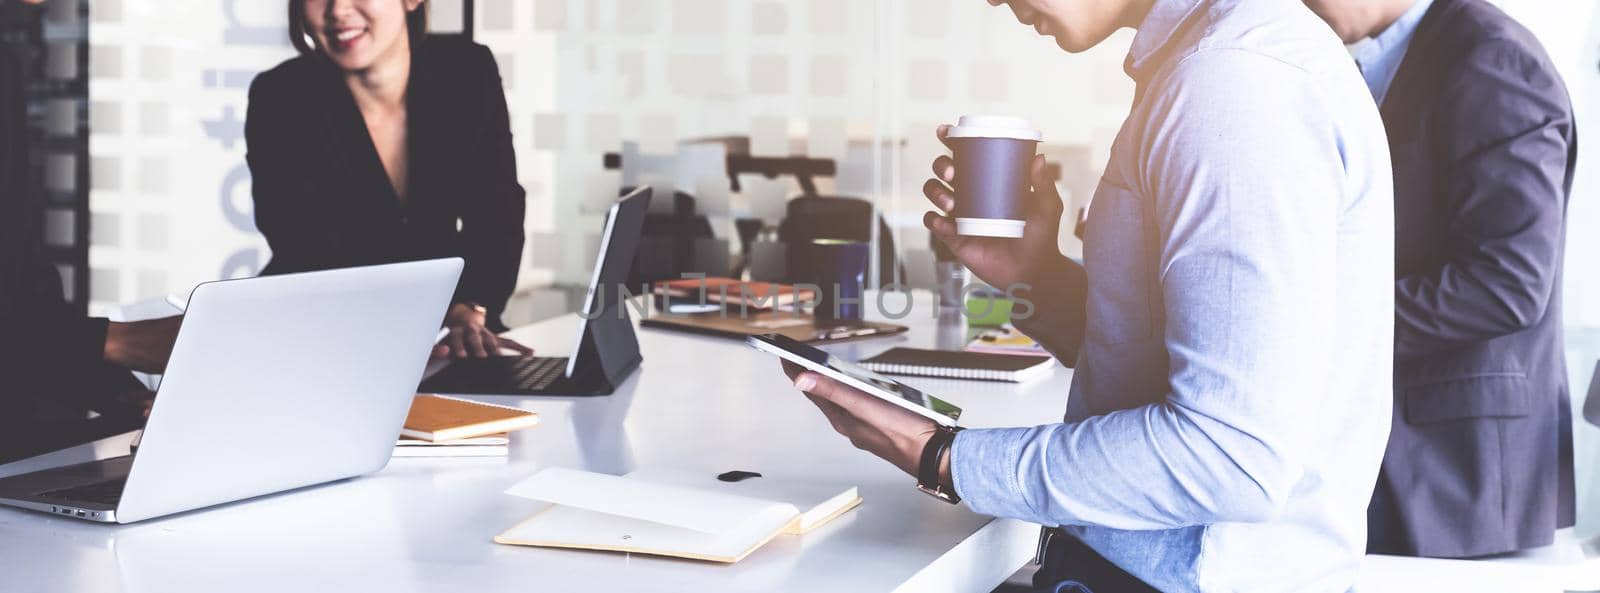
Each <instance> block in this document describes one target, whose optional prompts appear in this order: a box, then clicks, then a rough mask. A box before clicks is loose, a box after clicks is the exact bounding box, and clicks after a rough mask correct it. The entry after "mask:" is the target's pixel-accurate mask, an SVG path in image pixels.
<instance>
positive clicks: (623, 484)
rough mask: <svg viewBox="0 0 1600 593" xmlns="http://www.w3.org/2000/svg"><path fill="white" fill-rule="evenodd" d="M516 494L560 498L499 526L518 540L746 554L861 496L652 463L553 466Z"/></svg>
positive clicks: (735, 557) (718, 555)
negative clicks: (616, 470) (621, 467)
mask: <svg viewBox="0 0 1600 593" xmlns="http://www.w3.org/2000/svg"><path fill="white" fill-rule="evenodd" d="M506 493H507V494H511V495H514V496H520V497H523V498H531V499H534V500H542V501H547V502H551V503H554V504H553V505H552V506H550V507H549V508H547V509H545V510H543V511H541V512H539V513H537V514H535V515H534V516H532V517H529V518H528V519H527V520H525V521H523V522H522V523H519V524H517V525H516V526H515V527H512V528H511V529H509V530H507V531H506V532H505V533H502V534H500V535H498V536H495V538H494V541H495V543H500V544H511V545H519V546H543V547H554V548H578V549H586V550H608V551H615V552H629V553H634V554H651V555H656V556H674V557H678V558H690V559H694V560H708V561H712V562H727V563H732V562H738V561H739V560H742V559H744V557H745V556H748V555H749V554H750V553H751V552H754V551H755V550H756V549H757V548H760V547H761V546H762V545H763V544H765V543H767V542H768V541H771V540H772V538H774V537H777V536H778V535H780V534H785V533H788V534H797V535H798V534H802V533H805V532H807V531H810V530H812V529H815V528H817V527H819V526H821V525H824V524H826V523H827V522H829V521H831V520H833V519H834V518H836V517H838V516H840V515H843V514H844V513H845V512H848V511H849V510H850V509H853V508H855V507H856V506H857V505H859V504H861V497H860V496H859V495H858V494H857V492H856V488H854V487H843V486H838V485H833V486H829V485H826V484H816V483H803V482H792V481H780V480H773V479H771V478H766V477H760V478H750V479H747V480H744V481H740V482H723V481H720V480H718V479H717V474H716V472H710V471H702V472H694V471H689V470H680V469H671V468H647V469H641V470H639V471H635V472H633V473H631V474H628V475H626V476H613V475H609V474H598V473H592V472H585V471H578V470H573V469H566V468H558V467H557V468H549V469H546V470H544V471H541V472H539V473H537V474H534V475H533V476H532V477H530V478H528V479H526V480H523V481H522V482H520V483H518V484H517V485H515V486H512V487H511V489H509V490H507V491H506Z"/></svg>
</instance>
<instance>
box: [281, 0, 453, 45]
mask: <svg viewBox="0 0 1600 593" xmlns="http://www.w3.org/2000/svg"><path fill="white" fill-rule="evenodd" d="M406 31H407V32H408V33H410V34H411V47H412V48H413V49H414V48H416V47H417V44H418V43H421V42H422V36H423V35H426V34H427V33H428V2H427V1H426V0H424V1H423V3H422V5H421V6H418V7H417V9H416V10H413V11H411V12H408V13H406ZM289 43H291V44H293V45H294V49H295V50H296V51H298V52H300V55H306V54H312V53H316V52H317V47H316V46H315V45H313V44H312V41H311V39H310V38H308V37H307V35H306V0H289Z"/></svg>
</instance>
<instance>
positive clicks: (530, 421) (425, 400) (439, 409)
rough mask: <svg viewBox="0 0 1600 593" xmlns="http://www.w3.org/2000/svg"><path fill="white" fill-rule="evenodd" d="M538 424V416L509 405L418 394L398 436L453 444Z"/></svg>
mask: <svg viewBox="0 0 1600 593" xmlns="http://www.w3.org/2000/svg"><path fill="white" fill-rule="evenodd" d="M538 423H539V414H538V413H535V412H529V411H527V410H521V409H517V408H513V407H510V406H497V405H494V404H486V403H483V402H475V401H471V400H465V399H458V398H454V397H444V396H440V395H419V396H417V397H416V399H414V400H412V401H411V412H410V413H409V414H407V415H406V425H405V428H403V429H401V430H400V436H406V437H411V438H414V439H422V440H424V441H433V442H440V441H455V440H460V439H470V438H473V437H481V436H487V435H492V434H497V433H502V432H511V431H513V430H522V429H524V428H529V427H531V426H534V425H536V424H538Z"/></svg>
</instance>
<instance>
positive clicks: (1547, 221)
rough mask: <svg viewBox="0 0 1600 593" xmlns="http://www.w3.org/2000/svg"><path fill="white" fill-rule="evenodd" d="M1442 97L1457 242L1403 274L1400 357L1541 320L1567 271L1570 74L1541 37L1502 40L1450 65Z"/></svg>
mask: <svg viewBox="0 0 1600 593" xmlns="http://www.w3.org/2000/svg"><path fill="white" fill-rule="evenodd" d="M1439 96H1440V97H1441V104H1440V106H1439V110H1438V113H1437V114H1436V118H1437V119H1436V121H1437V122H1438V123H1437V125H1438V128H1439V130H1440V132H1439V134H1440V136H1439V138H1440V144H1441V146H1440V148H1439V150H1438V153H1439V154H1440V155H1441V158H1443V159H1446V162H1445V165H1446V167H1447V169H1446V173H1445V175H1444V179H1442V180H1441V183H1443V184H1444V185H1443V186H1442V187H1441V191H1442V193H1443V194H1444V195H1443V196H1442V198H1443V199H1444V200H1445V201H1446V203H1447V204H1449V206H1448V211H1449V216H1450V219H1449V221H1448V226H1447V235H1446V237H1447V238H1446V240H1448V241H1449V242H1450V244H1451V245H1453V246H1455V247H1454V249H1453V250H1452V253H1451V254H1450V257H1449V258H1448V259H1447V260H1445V261H1444V262H1442V263H1441V264H1440V265H1439V266H1438V267H1437V268H1434V269H1432V270H1427V271H1424V272H1421V273H1417V274H1412V275H1410V276H1405V277H1402V278H1399V279H1398V280H1397V281H1396V283H1395V311H1396V315H1395V328H1394V329H1395V355H1396V357H1398V358H1400V359H1408V358H1416V357H1421V356H1427V355H1429V354H1432V353H1436V352H1440V351H1444V350H1449V349H1451V348H1457V347H1461V346H1463V345H1466V344H1471V343H1473V342H1479V341H1482V340H1487V339H1491V338H1495V337H1499V336H1503V335H1507V334H1511V333H1515V332H1518V331H1521V330H1523V329H1527V328H1528V327H1531V326H1533V325H1534V324H1537V323H1539V321H1540V320H1542V319H1544V316H1545V312H1546V307H1547V305H1548V304H1549V303H1550V299H1551V297H1552V295H1553V293H1554V292H1555V290H1557V287H1556V285H1555V281H1556V276H1557V274H1558V273H1559V270H1560V262H1561V238H1562V234H1563V225H1564V219H1565V212H1566V201H1567V188H1566V185H1565V180H1566V175H1567V168H1568V167H1570V166H1571V165H1570V163H1569V162H1568V160H1569V156H1570V151H1571V148H1572V147H1571V145H1570V142H1569V138H1571V137H1572V126H1573V125H1574V123H1573V121H1572V117H1571V113H1572V112H1571V109H1570V103H1569V101H1568V98H1567V93H1566V90H1565V88H1563V86H1562V84H1561V80H1560V78H1559V77H1558V76H1557V74H1556V73H1555V71H1554V70H1553V69H1552V68H1550V67H1549V64H1548V62H1547V61H1544V60H1541V59H1540V58H1539V57H1538V56H1535V55H1532V54H1531V53H1530V50H1529V48H1526V47H1524V46H1522V45H1520V44H1517V43H1514V42H1512V41H1509V40H1502V41H1493V42H1490V43H1487V44H1484V45H1481V46H1479V47H1476V48H1474V49H1473V50H1472V51H1471V52H1470V53H1469V54H1468V55H1467V56H1466V57H1464V58H1463V60H1462V66H1461V67H1459V68H1457V69H1456V70H1455V71H1454V72H1448V73H1446V74H1445V84H1444V91H1443V92H1442V93H1441V94H1440V95H1439ZM1485 114H1490V115H1489V116H1485Z"/></svg>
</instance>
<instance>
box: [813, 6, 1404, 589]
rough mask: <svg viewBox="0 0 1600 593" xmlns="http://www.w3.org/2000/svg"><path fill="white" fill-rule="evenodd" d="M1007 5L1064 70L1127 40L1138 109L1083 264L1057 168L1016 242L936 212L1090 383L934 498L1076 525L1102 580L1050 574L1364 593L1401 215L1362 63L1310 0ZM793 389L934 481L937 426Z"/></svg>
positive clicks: (1137, 584) (1108, 175) (1076, 542)
mask: <svg viewBox="0 0 1600 593" xmlns="http://www.w3.org/2000/svg"><path fill="white" fill-rule="evenodd" d="M991 2H992V3H997V2H996V0H991ZM1009 4H1010V6H1011V8H1012V9H1013V11H1014V12H1015V13H1016V15H1017V17H1018V19H1019V20H1021V21H1023V22H1024V23H1026V24H1031V25H1034V27H1035V29H1036V30H1038V31H1039V32H1040V33H1042V34H1046V35H1050V36H1053V37H1055V38H1056V39H1057V41H1058V43H1059V44H1060V45H1061V46H1062V47H1063V48H1064V49H1068V50H1069V51H1080V50H1082V49H1085V48H1087V47H1089V46H1092V45H1094V44H1095V43H1098V42H1099V41H1100V40H1102V39H1104V38H1105V35H1108V34H1109V33H1110V31H1111V30H1114V29H1115V28H1116V27H1108V28H1105V29H1095V28H1094V27H1093V24H1094V23H1099V22H1104V21H1103V20H1096V19H1097V17H1104V19H1106V20H1109V21H1110V22H1112V23H1114V24H1116V25H1120V26H1131V27H1135V28H1137V29H1138V33H1137V35H1136V36H1135V38H1134V40H1133V45H1132V48H1131V49H1130V51H1129V54H1128V57H1127V61H1126V71H1127V73H1128V75H1129V76H1130V77H1132V78H1133V80H1134V81H1135V83H1136V84H1137V92H1136V93H1135V100H1134V104H1133V106H1132V109H1131V111H1130V113H1129V116H1128V118H1127V120H1126V122H1125V123H1124V124H1123V127H1122V129H1121V131H1120V132H1119V133H1118V135H1117V138H1116V140H1115V142H1114V144H1113V145H1112V149H1111V158H1110V161H1109V162H1108V164H1107V167H1106V171H1105V173H1104V175H1103V176H1102V178H1101V181H1100V186H1099V189H1098V190H1097V191H1096V194H1095V197H1094V200H1093V202H1092V203H1091V206H1090V209H1089V219H1088V222H1087V235H1086V236H1085V244H1084V261H1083V263H1082V265H1081V266H1080V265H1078V264H1077V263H1074V262H1072V261H1071V260H1069V259H1067V258H1066V257H1064V256H1062V255H1061V253H1060V252H1059V250H1058V249H1056V247H1055V245H1056V238H1057V233H1058V227H1059V221H1060V215H1061V204H1060V198H1059V197H1058V196H1057V195H1056V194H1055V189H1054V187H1053V185H1052V184H1051V182H1050V181H1049V180H1048V178H1047V177H1045V176H1044V175H1043V161H1042V159H1038V160H1036V162H1035V163H1034V166H1035V167H1034V173H1035V175H1034V178H1033V180H1032V183H1033V187H1034V193H1033V195H1032V196H1031V197H1032V199H1033V200H1034V211H1033V213H1032V216H1031V217H1030V219H1029V221H1028V225H1027V229H1026V231H1025V236H1024V237H1023V238H1022V239H1015V240H1008V239H987V238H974V237H961V236H957V235H956V234H955V232H954V224H953V221H952V220H951V219H949V218H947V217H945V216H941V215H939V214H936V213H929V214H928V216H927V220H926V222H927V224H928V226H929V228H930V230H931V231H932V232H933V233H934V234H935V235H936V236H938V237H939V238H940V239H941V240H943V241H944V242H945V243H946V244H947V245H949V246H950V247H951V250H952V251H953V252H954V253H955V254H956V255H957V257H958V258H960V259H961V260H962V262H963V263H965V264H966V265H967V266H968V267H970V268H972V270H973V271H974V272H975V273H976V274H977V275H978V276H979V277H981V278H983V279H984V280H985V281H987V282H989V283H991V284H994V285H996V286H1012V285H1017V284H1028V285H1031V290H1028V291H1024V294H1025V295H1026V296H1027V298H1028V299H1029V300H1031V301H1032V302H1034V303H1035V305H1036V308H1037V312H1036V314H1035V315H1033V316H1032V317H1030V318H1029V319H1026V320H1017V324H1018V326H1019V327H1020V328H1021V329H1022V330H1023V331H1025V332H1027V333H1028V334H1029V335H1030V336H1033V337H1034V338H1035V339H1038V340H1039V341H1040V342H1042V343H1043V344H1044V345H1045V346H1047V347H1048V348H1050V349H1051V351H1052V352H1054V353H1055V354H1056V355H1057V356H1058V357H1059V358H1060V359H1061V360H1063V361H1068V362H1075V365H1074V366H1075V368H1076V372H1075V373H1074V375H1073V383H1072V391H1071V394H1070V397H1069V399H1068V402H1067V414H1066V418H1065V422H1063V423H1059V424H1049V425H1044V426H1038V427H1033V428H1013V429H994V430H977V429H974V430H967V431H964V432H960V433H957V434H956V435H955V437H954V443H953V445H952V448H951V451H950V453H949V455H948V456H947V458H945V459H942V460H939V463H941V464H943V465H946V466H948V469H947V470H946V471H945V472H944V475H945V476H947V480H946V482H945V483H944V484H942V485H941V486H945V487H953V489H954V493H955V494H957V495H959V496H960V497H961V498H964V499H965V502H967V504H968V505H970V506H971V508H972V509H973V510H976V511H978V512H982V513H986V514H991V515H996V516H1004V517H1016V518H1021V519H1024V520H1028V521H1032V522H1037V523H1040V524H1044V525H1050V526H1056V525H1059V526H1062V527H1063V529H1064V530H1065V531H1066V533H1067V534H1068V537H1067V538H1066V539H1068V540H1069V542H1070V543H1071V544H1072V546H1070V547H1072V548H1076V549H1078V550H1080V551H1081V554H1080V555H1083V556H1087V555H1093V558H1096V559H1103V564H1104V566H1101V567H1099V568H1093V567H1087V566H1085V565H1083V563H1082V562H1081V561H1079V562H1078V563H1077V564H1073V563H1072V562H1068V563H1067V564H1066V565H1065V566H1068V567H1069V569H1068V570H1066V571H1064V572H1062V571H1056V572H1055V573H1053V574H1052V575H1050V577H1047V578H1049V579H1071V580H1075V581H1081V582H1083V583H1085V584H1087V585H1089V586H1090V588H1092V589H1094V590H1095V591H1096V592H1097V593H1101V592H1104V591H1131V590H1152V589H1158V590H1161V591H1271V592H1280V591H1329V592H1332V591H1346V590H1348V589H1350V588H1351V587H1352V586H1353V584H1354V583H1355V580H1356V571H1357V568H1358V566H1359V563H1360V559H1361V556H1362V554H1363V551H1364V548H1365V543H1366V536H1365V517H1366V507H1367V502H1368V499H1369V497H1370V496H1371V493H1372V487H1373V483H1374V480H1375V479H1376V476H1377V473H1378V465H1379V462H1380V459H1381V458H1382V455H1383V449H1384V443H1385V438H1386V436H1387V433H1388V430H1389V416H1390V404H1391V399H1392V396H1391V391H1390V379H1391V376H1390V370H1391V352H1392V350H1391V347H1392V346H1391V341H1392V323H1393V321H1392V319H1393V316H1392V310H1393V288H1392V281H1393V267H1392V266H1393V263H1392V262H1393V227H1392V220H1393V219H1392V216H1393V212H1392V208H1393V204H1392V201H1391V200H1392V195H1391V193H1392V190H1391V182H1390V170H1389V155H1388V150H1387V144H1386V141H1385V137H1384V131H1383V127H1382V125H1381V122H1380V121H1379V118H1378V113H1377V109H1376V107H1375V106H1374V105H1373V103H1372V101H1371V98H1370V96H1368V94H1367V93H1368V91H1367V88H1366V87H1365V85H1363V84H1362V80H1361V77H1360V74H1359V73H1358V71H1357V70H1356V68H1355V67H1354V66H1353V65H1352V64H1351V61H1350V56H1349V54H1348V53H1346V51H1345V48H1344V46H1343V44H1341V43H1340V41H1339V39H1338V38H1337V37H1336V36H1334V34H1333V33H1332V32H1331V31H1330V30H1329V29H1328V28H1327V26H1326V25H1325V24H1323V22H1322V21H1320V20H1318V18H1317V17H1316V16H1315V15H1314V14H1312V13H1311V12H1310V11H1309V10H1307V9H1306V7H1305V6H1304V5H1302V4H1301V3H1299V2H1288V1H1284V0H1123V1H1121V2H1117V1H1111V2H1087V1H1084V2H1074V1H1071V0H1030V1H1024V0H1015V1H1012V2H1009ZM1085 29H1088V31H1086V30H1085ZM942 133H943V130H941V135H942ZM952 170H953V167H952V166H951V161H950V160H949V159H948V158H947V157H940V158H939V159H937V160H935V162H934V171H935V174H936V175H937V176H938V178H939V179H938V180H930V181H929V183H928V184H927V185H926V186H925V192H926V193H927V194H928V197H929V198H930V200H932V201H933V203H934V205H935V206H937V207H939V208H940V209H941V210H945V211H949V210H950V209H951V207H952V206H953V204H954V201H953V200H954V199H958V198H956V197H953V196H952V195H951V192H950V190H949V189H948V187H947V185H946V184H947V183H948V182H950V181H951V180H952ZM795 384H796V386H797V387H798V388H800V389H801V391H804V392H806V393H808V394H809V395H810V396H811V397H812V398H813V400H816V401H818V405H819V407H820V408H821V409H822V410H823V412H824V413H825V414H827V415H828V417H829V419H830V420H831V421H832V422H833V425H834V426H835V427H836V428H837V429H838V430H839V431H840V432H843V433H845V434H846V435H848V436H850V437H851V440H852V442H854V443H856V444H857V445H858V446H860V447H862V448H864V449H867V450H869V451H871V452H873V453H875V454H878V455H880V456H882V457H884V458H885V459H887V460H889V461H891V462H893V463H895V464H896V465H898V466H900V467H901V468H902V469H905V470H907V471H908V472H911V473H913V474H916V473H918V472H919V470H921V472H922V473H923V474H924V475H926V470H925V469H922V468H920V467H919V466H920V465H922V462H923V460H924V459H926V458H925V457H919V454H920V453H922V452H923V451H922V447H923V446H924V444H925V443H929V442H937V441H936V440H935V439H938V438H940V437H939V436H937V434H938V433H937V432H936V431H935V430H934V429H933V428H932V427H931V426H930V425H929V423H927V422H926V421H922V420H919V419H918V417H916V416H914V415H911V414H909V413H907V412H903V411H900V410H899V409H898V408H895V407H893V406H891V405H889V404H886V403H883V402H881V401H879V400H876V399H873V398H871V397H866V396H864V395H863V394H860V393H859V392H856V391H854V390H851V389H849V388H848V387H844V386H842V385H839V384H837V383H833V382H831V381H828V380H827V379H825V378H822V377H819V376H817V375H814V374H811V373H798V374H796V380H795ZM930 433H933V434H934V436H930ZM935 453H937V450H935ZM1063 549H1068V548H1063ZM1052 553H1053V554H1059V553H1058V552H1052ZM1119 571H1120V573H1123V574H1122V575H1118V574H1113V573H1116V572H1119ZM1045 584H1048V583H1045Z"/></svg>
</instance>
